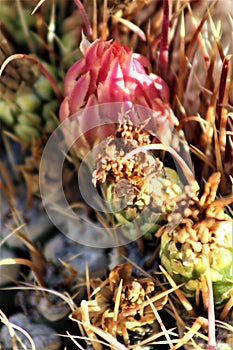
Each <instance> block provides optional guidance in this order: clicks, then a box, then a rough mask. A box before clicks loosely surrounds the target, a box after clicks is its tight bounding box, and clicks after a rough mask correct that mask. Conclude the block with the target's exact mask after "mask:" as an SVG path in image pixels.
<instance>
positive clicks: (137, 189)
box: [93, 122, 181, 238]
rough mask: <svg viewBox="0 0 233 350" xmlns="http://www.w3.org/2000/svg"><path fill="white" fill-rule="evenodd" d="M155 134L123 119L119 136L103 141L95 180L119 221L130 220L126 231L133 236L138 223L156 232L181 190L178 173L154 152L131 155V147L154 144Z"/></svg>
mask: <svg viewBox="0 0 233 350" xmlns="http://www.w3.org/2000/svg"><path fill="white" fill-rule="evenodd" d="M153 138H154V137H153V136H152V135H151V134H150V133H148V132H147V131H143V130H142V128H141V127H134V126H133V125H132V124H130V123H127V122H123V123H122V124H121V125H120V126H119V127H118V129H117V131H116V134H115V136H109V137H108V138H107V139H106V140H105V142H103V143H102V144H101V147H99V149H98V155H97V158H96V161H95V170H94V172H93V183H94V185H95V186H96V187H97V188H98V189H99V190H100V193H102V194H103V196H104V197H105V200H106V201H107V202H108V203H109V204H110V206H111V207H112V209H113V212H114V215H115V218H116V220H117V222H118V223H120V224H122V225H123V227H124V225H125V224H126V230H124V228H123V227H122V228H123V231H125V234H126V235H127V236H128V237H129V236H131V238H133V237H135V230H136V231H137V229H136V226H137V227H138V230H140V231H141V232H143V233H149V232H150V233H154V232H155V231H156V229H157V228H158V224H159V225H160V224H161V222H162V221H163V219H164V218H165V216H166V214H167V213H170V211H171V210H172V209H173V208H174V207H175V205H176V203H175V201H176V199H177V196H178V195H179V194H180V193H181V185H180V184H179V178H178V174H177V173H176V172H175V171H174V170H172V169H170V168H166V167H164V164H163V162H162V161H160V159H159V158H155V157H154V156H153V154H151V153H148V152H147V153H144V152H139V153H136V154H135V155H134V156H133V157H131V158H129V159H128V158H127V154H128V153H129V152H130V151H132V150H134V149H137V148H138V147H139V146H143V145H148V144H151V142H152V141H153ZM135 219H136V221H137V225H136V226H135V225H134V226H133V227H132V226H131V229H130V227H129V226H127V224H129V223H130V222H132V221H134V220H135ZM136 221H135V223H136ZM131 231H132V232H131Z"/></svg>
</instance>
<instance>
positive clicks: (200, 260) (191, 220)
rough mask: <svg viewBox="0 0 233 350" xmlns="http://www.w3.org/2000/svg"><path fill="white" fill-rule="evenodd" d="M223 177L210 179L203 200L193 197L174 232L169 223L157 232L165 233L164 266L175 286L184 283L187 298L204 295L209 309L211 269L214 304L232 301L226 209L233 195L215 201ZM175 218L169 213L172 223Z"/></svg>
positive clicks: (229, 222) (231, 256) (231, 260)
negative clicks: (207, 288) (208, 287)
mask: <svg viewBox="0 0 233 350" xmlns="http://www.w3.org/2000/svg"><path fill="white" fill-rule="evenodd" d="M220 177H221V176H220V173H214V174H212V175H211V176H210V178H209V179H208V181H207V182H206V184H205V188H204V193H203V195H202V196H201V197H200V199H199V198H198V196H197V194H194V193H193V194H192V198H191V201H190V204H189V206H188V207H186V208H185V209H184V213H183V215H184V217H183V220H182V221H181V222H180V224H179V225H178V226H177V227H176V228H173V229H171V227H169V224H168V225H167V226H165V227H163V228H161V231H160V232H158V234H162V241H161V251H160V255H161V262H162V264H163V266H164V267H165V268H166V270H167V271H168V273H169V274H170V275H171V276H172V278H173V279H174V280H175V282H176V283H185V285H184V287H183V290H184V292H185V293H186V295H187V296H188V297H192V298H194V297H196V301H198V300H199V295H198V293H199V292H202V297H203V302H204V305H205V306H206V307H207V303H208V300H206V295H205V290H206V285H207V282H206V281H207V273H208V269H209V271H210V278H211V282H212V285H213V293H214V301H215V304H216V305H217V304H224V303H226V302H227V301H228V300H229V299H230V300H231V299H232V298H233V295H232V291H233V279H232V275H231V269H232V264H233V249H232V220H231V218H230V217H229V216H228V215H226V214H225V213H224V206H225V205H227V204H229V203H231V202H232V196H230V197H228V198H225V199H224V198H223V199H216V191H217V188H218V185H219V182H220ZM174 215H175V213H171V214H170V218H169V220H170V221H171V223H172V222H173V217H174ZM174 220H175V218H174Z"/></svg>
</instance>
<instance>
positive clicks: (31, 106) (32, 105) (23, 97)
mask: <svg viewBox="0 0 233 350" xmlns="http://www.w3.org/2000/svg"><path fill="white" fill-rule="evenodd" d="M16 103H17V104H18V106H19V107H20V108H21V109H22V110H23V111H26V112H37V111H39V110H40V105H41V101H40V99H39V97H37V96H36V95H35V94H34V93H32V92H31V91H24V92H22V93H20V94H18V95H17V97H16Z"/></svg>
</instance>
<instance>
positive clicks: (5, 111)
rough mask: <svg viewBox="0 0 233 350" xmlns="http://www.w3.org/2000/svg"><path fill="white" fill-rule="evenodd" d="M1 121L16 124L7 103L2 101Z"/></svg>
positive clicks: (0, 109) (0, 105)
mask: <svg viewBox="0 0 233 350" xmlns="http://www.w3.org/2000/svg"><path fill="white" fill-rule="evenodd" d="M0 119H2V120H3V121H4V122H5V123H6V124H9V125H12V124H13V123H14V116H13V114H12V111H11V109H10V107H9V106H8V104H7V102H5V101H0Z"/></svg>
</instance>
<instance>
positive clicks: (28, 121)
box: [18, 113, 41, 126]
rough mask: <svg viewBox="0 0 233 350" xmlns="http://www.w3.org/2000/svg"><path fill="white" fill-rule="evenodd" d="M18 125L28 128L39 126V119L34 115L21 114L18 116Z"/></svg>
mask: <svg viewBox="0 0 233 350" xmlns="http://www.w3.org/2000/svg"><path fill="white" fill-rule="evenodd" d="M18 123H19V124H25V125H30V126H38V125H41V117H40V116H39V115H38V114H36V113H21V114H20V115H19V116H18Z"/></svg>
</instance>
